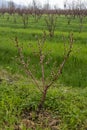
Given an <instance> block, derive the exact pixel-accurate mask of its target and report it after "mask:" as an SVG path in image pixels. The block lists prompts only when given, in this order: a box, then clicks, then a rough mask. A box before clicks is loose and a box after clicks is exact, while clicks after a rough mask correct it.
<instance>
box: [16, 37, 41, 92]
mask: <svg viewBox="0 0 87 130" xmlns="http://www.w3.org/2000/svg"><path fill="white" fill-rule="evenodd" d="M15 43H16V48H17V49H18V53H19V58H20V62H21V64H22V65H23V68H24V70H25V72H26V74H27V75H28V76H30V77H31V79H32V81H33V83H34V84H35V85H36V86H37V87H38V88H39V90H40V91H42V90H41V88H40V86H39V84H38V82H37V80H36V78H35V77H34V76H33V74H32V72H31V70H30V68H29V67H28V64H27V63H25V61H24V55H23V53H22V48H21V47H19V43H18V39H17V37H16V38H15Z"/></svg>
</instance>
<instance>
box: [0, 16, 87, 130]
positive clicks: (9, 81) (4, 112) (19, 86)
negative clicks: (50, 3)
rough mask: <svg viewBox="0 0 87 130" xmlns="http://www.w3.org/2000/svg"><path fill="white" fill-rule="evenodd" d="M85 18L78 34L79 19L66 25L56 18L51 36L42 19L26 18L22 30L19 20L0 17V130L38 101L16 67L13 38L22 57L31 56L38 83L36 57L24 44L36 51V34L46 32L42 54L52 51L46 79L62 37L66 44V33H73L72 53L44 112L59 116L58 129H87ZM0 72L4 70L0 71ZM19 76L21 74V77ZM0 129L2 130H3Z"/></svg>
mask: <svg viewBox="0 0 87 130" xmlns="http://www.w3.org/2000/svg"><path fill="white" fill-rule="evenodd" d="M86 20H87V18H85V19H84V22H83V29H82V32H81V33H79V19H73V20H72V21H71V24H70V25H68V24H67V19H66V18H65V17H63V16H61V17H58V20H57V26H56V30H55V35H54V37H53V38H50V37H49V36H48V31H47V28H46V25H45V22H44V17H42V18H41V19H40V20H39V21H38V22H36V23H35V21H34V19H33V17H31V16H29V24H28V27H27V28H26V29H24V27H23V23H22V18H21V17H19V16H17V22H16V23H14V20H13V16H10V19H9V21H7V14H6V15H5V16H4V18H3V17H2V16H1V17H0V70H1V71H0V72H1V73H0V79H3V80H2V82H0V128H1V130H2V129H5V130H13V129H14V125H15V124H16V123H17V124H18V123H20V122H21V113H22V112H23V109H25V108H30V107H32V109H33V110H35V109H36V108H37V104H38V102H39V100H40V96H41V94H40V92H39V91H38V90H37V88H35V86H34V85H33V84H32V83H31V81H27V80H28V79H27V78H26V74H24V72H23V71H22V70H21V68H20V67H19V63H18V64H17V61H16V58H15V56H17V50H16V48H15V44H14V38H15V36H17V37H18V40H19V42H20V44H22V43H23V45H24V48H25V50H24V55H25V56H26V57H28V55H29V56H30V57H31V64H30V67H31V69H32V70H33V67H32V64H34V65H35V68H36V70H37V73H35V76H36V78H37V80H38V81H39V80H40V78H41V72H40V67H39V65H38V60H39V59H38V57H37V56H35V55H34V54H32V50H31V48H28V47H27V46H28V44H29V43H31V44H32V45H33V46H34V48H36V43H37V41H36V35H37V36H38V37H40V38H41V36H42V34H43V30H46V33H47V39H46V45H45V46H46V48H45V52H48V50H52V53H51V57H52V59H51V61H50V64H49V65H47V66H45V71H46V77H49V74H50V70H51V69H52V66H53V63H54V61H55V60H56V61H57V65H59V64H60V63H61V61H62V60H63V54H64V41H63V40H62V35H64V36H65V39H66V43H67V44H68V36H69V33H70V31H72V32H73V34H74V49H73V50H74V51H73V53H72V54H71V57H70V58H69V60H68V62H67V63H66V65H65V67H64V69H63V73H62V75H61V77H60V78H59V80H58V81H57V82H56V84H55V87H54V88H53V87H52V88H51V89H50V90H49V92H48V94H47V98H46V101H45V104H44V109H48V110H51V111H52V112H53V113H54V114H53V115H54V116H60V118H61V123H60V124H59V127H60V130H86V129H87V110H86V109H87V102H86V100H87V94H86V93H87V22H86ZM3 70H6V71H5V72H3ZM22 75H24V76H23V77H22ZM3 126H4V128H3Z"/></svg>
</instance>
